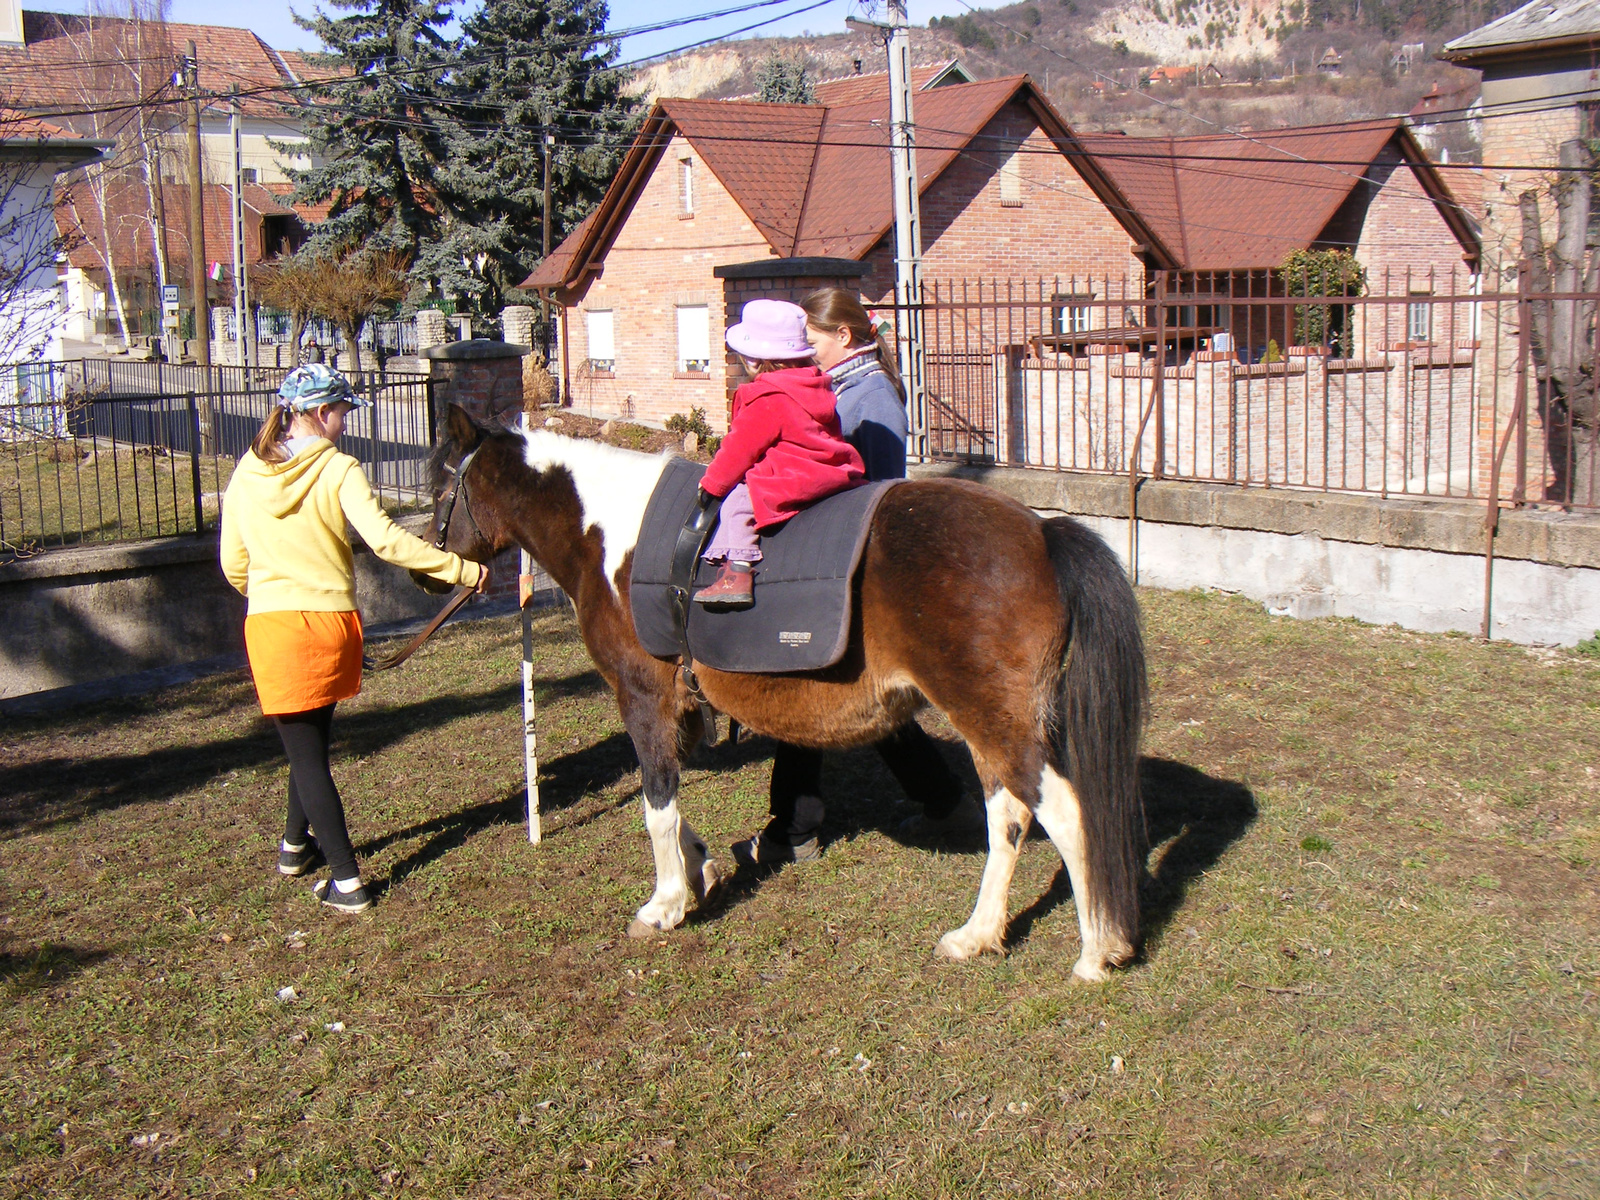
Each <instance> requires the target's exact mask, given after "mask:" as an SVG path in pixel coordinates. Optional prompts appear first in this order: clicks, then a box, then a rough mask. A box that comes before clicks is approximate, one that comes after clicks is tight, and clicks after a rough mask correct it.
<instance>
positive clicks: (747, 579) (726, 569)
mask: <svg viewBox="0 0 1600 1200" xmlns="http://www.w3.org/2000/svg"><path fill="white" fill-rule="evenodd" d="M740 567H743V568H744V569H743V570H740V569H739V568H740ZM754 589H755V581H754V577H753V575H752V573H751V570H750V564H749V563H739V564H738V565H737V566H736V565H735V564H733V563H731V562H725V563H723V564H722V570H721V571H720V572H718V574H717V577H716V579H715V580H713V581H712V582H711V583H710V584H709V585H708V586H706V587H703V588H701V589H700V590H699V591H698V592H696V593H695V594H694V602H695V603H696V604H703V605H705V606H706V607H707V608H709V609H737V608H749V607H750V606H751V605H752V604H754V603H755V602H756V598H755V591H754Z"/></svg>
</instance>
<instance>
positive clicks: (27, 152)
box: [0, 109, 108, 399]
mask: <svg viewBox="0 0 1600 1200" xmlns="http://www.w3.org/2000/svg"><path fill="white" fill-rule="evenodd" d="M107 150H108V146H107V145H106V143H104V142H97V141H94V140H92V139H89V138H84V137H80V136H79V135H77V134H74V133H69V132H68V131H66V130H64V129H61V128H59V127H58V126H55V125H51V124H49V123H47V122H45V121H40V120H37V119H36V118H33V117H26V116H23V115H21V114H19V113H13V112H8V111H7V110H4V109H0V363H21V362H28V361H37V360H41V359H59V358H60V357H61V334H62V329H63V327H64V324H65V318H66V313H65V307H64V304H63V293H62V290H61V286H60V280H59V274H58V273H59V260H60V259H61V257H62V256H61V254H60V251H59V240H58V236H57V231H56V220H55V206H56V177H57V176H58V175H60V174H61V173H62V172H64V171H70V170H71V169H73V168H74V167H79V166H83V165H85V164H87V163H91V162H94V161H95V160H97V159H99V158H100V157H101V156H102V155H103V154H104V153H106V152H107ZM14 382H15V381H14V380H13V381H9V382H0V399H3V398H4V397H5V395H6V393H7V392H8V391H11V390H13V385H14Z"/></svg>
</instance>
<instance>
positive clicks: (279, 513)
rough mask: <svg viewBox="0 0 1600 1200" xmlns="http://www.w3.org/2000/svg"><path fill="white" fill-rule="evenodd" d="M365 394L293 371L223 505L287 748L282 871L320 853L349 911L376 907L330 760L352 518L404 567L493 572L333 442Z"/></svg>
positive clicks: (228, 547)
mask: <svg viewBox="0 0 1600 1200" xmlns="http://www.w3.org/2000/svg"><path fill="white" fill-rule="evenodd" d="M364 403H365V401H363V400H362V399H361V397H360V396H359V395H358V394H357V393H355V392H353V391H352V390H351V388H350V385H349V384H348V383H347V382H346V381H345V379H344V377H343V376H341V375H340V374H338V372H336V371H331V370H329V369H328V368H327V367H324V366H322V365H320V364H317V365H313V366H308V367H297V368H296V369H295V370H293V371H291V372H289V374H288V376H287V377H286V378H285V379H284V381H283V386H282V387H281V388H280V389H279V390H278V399H277V403H276V404H275V405H274V407H273V409H272V412H271V413H270V414H269V415H268V417H267V419H266V421H265V422H264V423H263V424H262V426H261V431H260V432H259V433H257V434H256V437H255V440H254V441H253V442H252V443H251V446H250V449H249V450H248V451H247V452H246V453H245V455H244V457H243V458H241V459H240V460H239V465H238V466H237V467H236V468H235V469H234V472H233V478H232V479H231V480H230V481H229V483H228V490H227V493H226V495H225V497H224V500H223V507H222V570H223V573H224V574H225V575H226V576H227V577H228V582H229V583H231V584H232V585H233V586H234V587H235V588H237V589H238V590H239V591H240V592H242V593H243V594H244V595H245V596H246V597H247V598H248V600H249V606H248V610H247V615H246V617H245V622H244V641H245V651H246V653H247V655H248V656H249V659H250V672H251V674H252V675H253V676H254V678H255V684H256V695H257V697H258V698H259V699H260V701H261V711H262V713H263V714H265V715H266V716H269V717H271V718H272V720H273V723H274V724H275V725H276V726H277V729H278V734H279V736H280V737H282V739H283V748H284V752H285V753H286V754H287V755H288V756H289V812H288V818H287V820H286V821H285V824H284V833H283V843H282V845H281V846H280V847H279V851H278V870H279V871H280V872H282V873H283V874H284V875H289V876H299V875H304V874H305V873H306V872H307V871H309V870H310V869H311V868H312V867H313V866H315V865H316V861H317V857H318V853H319V850H320V853H321V856H322V857H323V858H325V859H326V861H327V864H328V866H329V868H330V878H329V879H326V880H323V881H321V882H319V883H318V884H316V886H315V887H314V888H313V889H312V890H313V892H314V893H315V894H316V896H317V898H318V899H319V900H321V901H322V902H323V903H324V904H327V905H329V906H330V907H332V908H335V909H338V910H339V911H341V912H362V911H363V910H365V909H367V908H370V907H371V905H372V899H371V897H370V896H369V895H368V893H367V890H366V887H365V886H364V885H363V883H362V879H361V872H360V870H359V869H358V868H357V866H356V856H355V851H354V850H353V849H352V848H351V845H350V833H349V830H348V828H347V827H346V825H345V817H344V805H343V803H342V802H341V801H340V799H339V789H338V788H337V787H336V786H334V782H333V775H332V773H331V772H330V771H329V769H328V738H329V730H330V728H331V726H332V723H333V706H334V705H335V704H337V703H338V702H339V701H340V700H346V699H348V698H350V697H351V696H354V695H355V694H356V693H357V692H359V691H360V690H361V614H360V613H359V612H358V611H357V609H356V588H355V572H354V568H353V566H352V563H351V554H350V537H349V534H348V533H347V532H346V529H345V523H346V521H348V522H349V523H350V525H352V526H354V527H355V529H356V532H357V533H359V534H360V535H361V538H362V540H363V541H364V542H366V544H367V545H368V546H370V547H371V548H372V552H373V553H374V554H376V555H377V556H378V557H379V558H382V559H384V560H385V561H387V562H391V563H394V564H395V565H396V566H399V567H405V568H407V569H408V570H412V571H420V572H422V573H423V574H425V575H429V576H431V577H433V578H434V579H437V580H440V581H441V582H444V583H448V584H465V585H466V586H468V587H475V588H477V589H478V591H480V592H481V591H483V590H484V589H485V588H486V587H487V585H488V582H489V572H488V568H487V567H484V566H481V565H479V564H478V563H475V562H469V561H468V560H466V559H463V558H460V557H458V556H457V555H454V554H450V553H448V552H447V551H443V550H436V549H434V548H433V547H432V546H430V545H428V544H427V543H426V542H424V541H422V540H421V539H420V538H416V537H413V536H412V535H411V534H409V533H407V532H406V531H405V530H403V529H401V528H400V527H399V526H398V525H396V524H395V523H394V522H393V521H391V520H390V519H389V517H388V514H386V513H385V512H384V511H383V509H382V507H381V506H380V505H379V504H378V501H377V500H376V498H375V497H374V496H373V494H372V488H371V487H370V486H369V485H368V483H367V477H366V475H365V474H364V473H363V472H362V470H361V466H360V464H359V463H357V462H356V460H355V459H353V458H351V457H350V456H349V455H348V454H341V453H339V451H338V450H336V449H334V446H333V443H334V442H336V441H338V440H339V435H340V434H341V433H342V432H343V431H344V421H345V416H346V415H347V414H348V413H349V412H350V411H351V410H352V409H355V408H359V407H362V406H363V405H364ZM313 831H314V834H315V838H314V840H313Z"/></svg>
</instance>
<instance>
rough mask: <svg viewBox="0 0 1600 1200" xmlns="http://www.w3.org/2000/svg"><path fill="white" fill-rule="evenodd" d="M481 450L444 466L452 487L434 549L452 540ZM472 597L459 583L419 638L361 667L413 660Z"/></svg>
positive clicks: (437, 507) (440, 507) (439, 515)
mask: <svg viewBox="0 0 1600 1200" xmlns="http://www.w3.org/2000/svg"><path fill="white" fill-rule="evenodd" d="M482 448H483V443H482V442H479V443H478V444H477V445H476V446H474V447H473V448H472V449H471V450H469V451H467V453H465V454H463V455H462V456H461V461H460V462H458V463H457V464H456V465H455V466H453V467H452V466H450V465H449V464H448V463H447V464H445V468H444V469H445V471H446V472H447V473H448V474H449V475H450V486H449V487H447V488H446V489H445V490H444V491H443V492H442V493H440V495H439V499H438V501H437V502H436V503H435V504H434V506H433V522H434V524H435V525H437V526H438V528H439V532H438V533H437V534H436V535H435V536H434V539H433V547H434V549H435V550H443V549H444V544H445V542H446V541H447V540H448V539H449V537H450V518H451V517H453V516H454V515H455V511H456V500H457V499H458V498H460V497H462V496H466V491H467V471H468V470H469V469H471V467H472V460H473V459H474V458H476V457H477V455H478V451H479V450H481V449H482ZM466 500H467V520H468V521H471V522H472V532H473V533H474V534H475V535H476V536H477V537H478V538H479V540H482V539H483V530H482V529H480V528H478V520H477V518H476V517H474V516H473V515H472V497H471V496H466ZM472 595H473V589H472V588H469V587H466V586H464V585H460V584H458V585H457V586H456V590H455V595H453V596H451V598H450V602H449V603H448V604H446V605H445V606H444V607H443V608H442V609H440V610H439V615H438V616H436V617H434V618H433V620H432V621H430V622H428V625H427V627H426V628H425V629H423V630H422V632H421V633H419V634H417V636H416V637H414V638H412V639H411V640H410V641H409V642H407V643H406V645H405V646H403V647H402V648H401V649H399V650H397V651H395V652H394V653H393V654H386V655H384V656H383V657H382V658H371V657H369V656H366V655H363V656H362V661H361V665H362V666H363V667H365V668H366V669H367V670H369V671H392V670H393V669H394V668H395V667H398V666H399V665H400V664H401V663H403V662H405V661H406V659H408V658H410V657H411V655H412V654H413V653H414V652H415V651H416V650H418V649H419V648H420V647H421V646H422V643H424V642H426V641H427V640H428V639H429V638H431V637H432V636H433V635H434V633H435V632H437V631H438V629H439V627H440V626H441V625H443V624H444V623H445V622H446V621H448V620H449V619H450V618H451V617H453V616H455V615H456V613H458V612H459V611H460V610H461V607H462V605H464V604H466V602H467V601H468V600H470V599H472Z"/></svg>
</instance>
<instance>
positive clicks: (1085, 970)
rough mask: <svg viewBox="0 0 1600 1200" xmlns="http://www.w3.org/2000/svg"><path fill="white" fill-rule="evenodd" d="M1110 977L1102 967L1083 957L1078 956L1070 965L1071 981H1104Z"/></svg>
mask: <svg viewBox="0 0 1600 1200" xmlns="http://www.w3.org/2000/svg"><path fill="white" fill-rule="evenodd" d="M1110 977H1111V974H1110V972H1108V971H1107V970H1106V969H1105V968H1104V967H1102V966H1099V965H1098V964H1096V963H1092V962H1090V961H1089V960H1088V959H1085V958H1080V959H1079V960H1078V961H1077V962H1076V963H1074V964H1073V966H1072V982H1073V983H1104V982H1105V981H1106V980H1107V979H1109V978H1110Z"/></svg>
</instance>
